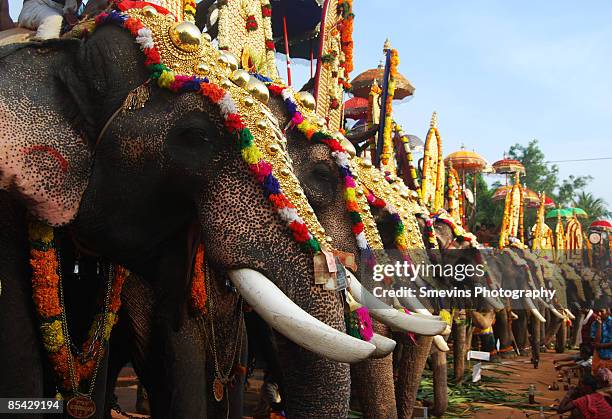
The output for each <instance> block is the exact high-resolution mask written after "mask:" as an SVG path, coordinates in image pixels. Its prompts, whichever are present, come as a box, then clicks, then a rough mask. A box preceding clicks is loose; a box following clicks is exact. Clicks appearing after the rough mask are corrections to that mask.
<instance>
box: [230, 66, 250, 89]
mask: <svg viewBox="0 0 612 419" xmlns="http://www.w3.org/2000/svg"><path fill="white" fill-rule="evenodd" d="M250 78H251V75H250V74H249V73H248V72H247V71H246V70H242V69H240V70H236V71H234V72H233V73H232V81H233V82H234V83H236V84H237V85H238V86H240V87H244V86H246V84H247V83H248V82H249V79H250Z"/></svg>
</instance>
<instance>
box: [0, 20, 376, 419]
mask: <svg viewBox="0 0 612 419" xmlns="http://www.w3.org/2000/svg"><path fill="white" fill-rule="evenodd" d="M143 61H144V58H143V54H142V52H141V51H140V50H139V49H138V47H137V45H136V44H135V43H134V40H133V38H132V37H131V35H130V34H129V33H128V32H127V31H125V30H123V29H121V28H119V27H116V26H113V25H105V26H102V27H99V28H97V29H96V31H95V32H94V33H93V34H91V35H90V36H89V38H88V39H87V40H85V41H80V40H74V39H67V40H52V41H46V42H40V43H27V44H20V45H14V46H9V47H4V48H2V49H1V50H0V68H1V69H2V71H1V75H0V78H1V81H2V82H3V86H5V88H4V89H3V92H2V95H1V96H0V113H1V114H2V118H1V122H0V136H1V139H2V141H1V146H2V150H1V153H0V186H1V187H2V189H3V190H5V191H8V192H2V209H3V217H2V223H3V236H2V244H1V247H2V249H3V252H2V254H3V259H2V265H1V266H0V270H1V271H0V278H2V280H3V289H4V292H3V294H2V296H0V298H1V299H2V301H0V307H1V310H2V311H3V313H2V316H0V319H1V320H0V322H1V326H2V329H3V334H2V338H0V339H1V341H0V344H1V345H0V346H1V347H2V348H3V352H7V353H5V354H4V355H5V356H3V357H2V361H1V362H2V363H1V365H0V367H1V368H2V370H3V377H2V380H1V382H0V394H2V395H3V396H5V395H6V396H8V395H10V396H13V397H15V396H28V397H33V396H39V397H41V396H44V395H46V396H49V395H50V392H49V388H48V387H47V388H44V383H45V378H47V379H48V378H50V377H49V375H48V374H45V367H44V361H43V358H44V356H43V354H42V353H41V352H42V348H41V345H40V341H39V337H38V331H37V328H36V321H35V319H34V314H33V310H32V302H31V297H30V295H29V291H28V288H29V287H28V279H29V268H28V244H27V240H25V238H26V237H27V234H26V212H27V213H29V214H31V215H32V216H34V217H36V218H38V219H40V220H41V221H43V222H45V223H47V224H49V225H53V226H57V227H60V226H64V228H65V229H66V230H67V231H68V232H69V236H70V237H71V238H72V240H73V241H74V242H75V243H76V244H77V245H78V247H79V248H80V249H83V250H84V251H86V252H88V253H92V254H95V255H99V256H100V257H103V258H104V259H105V260H108V261H110V262H112V263H115V264H120V265H122V266H124V267H126V268H127V269H129V270H130V271H131V272H133V273H134V274H137V275H139V276H142V277H143V278H145V279H146V280H147V282H149V283H150V284H151V285H152V287H153V289H154V292H155V294H156V296H157V297H158V303H159V305H158V308H157V309H156V312H155V313H154V314H155V322H154V327H153V329H152V330H154V331H155V333H156V335H158V336H160V337H161V338H162V340H163V341H165V342H166V344H165V345H164V347H162V348H157V349H158V350H159V351H160V352H161V354H154V355H153V356H154V357H156V359H162V360H166V362H161V363H160V364H158V369H157V371H155V372H154V378H153V381H155V382H158V383H162V384H161V388H160V389H158V392H157V395H156V398H157V399H158V400H160V402H161V403H160V406H166V407H167V408H168V409H169V410H168V411H161V412H156V413H157V414H158V415H159V416H161V417H168V416H172V417H200V416H201V415H202V412H203V411H205V409H206V406H205V402H204V401H203V400H200V399H198V400H191V402H190V403H184V404H183V403H181V402H182V401H183V400H177V399H175V397H177V395H176V394H175V393H174V391H173V385H174V384H176V383H173V380H176V379H178V377H176V376H175V375H173V373H172V371H173V367H174V362H175V361H176V360H177V359H178V358H179V357H186V358H190V357H192V359H193V360H201V358H202V354H201V348H197V347H196V345H189V344H188V343H189V342H187V340H188V339H185V337H186V336H188V335H189V333H191V332H190V331H189V330H185V329H184V325H185V324H186V321H185V317H186V311H187V308H186V306H185V304H184V303H183V302H184V301H186V300H187V298H186V295H187V294H188V291H189V285H190V278H191V273H192V272H191V271H192V266H193V258H194V254H195V249H196V247H197V244H198V243H200V242H203V243H206V255H207V256H206V257H207V260H208V261H209V262H210V268H211V270H212V271H213V272H224V273H229V275H228V276H230V278H231V279H232V281H239V282H240V283H241V284H243V285H244V284H245V283H246V284H250V283H252V282H253V281H254V282H255V283H264V284H267V285H266V286H268V289H269V290H272V291H273V290H274V289H277V287H278V288H280V290H282V291H283V292H284V294H286V295H287V296H288V297H289V299H290V300H291V301H293V302H292V303H291V304H290V305H289V307H290V310H291V313H292V314H291V315H290V316H293V315H294V314H295V315H296V316H297V317H295V318H296V319H300V320H301V319H306V323H307V324H309V325H316V327H310V328H308V329H307V330H306V332H307V334H306V335H307V336H310V337H312V336H315V335H316V336H319V337H320V338H321V339H322V342H324V343H321V345H320V348H319V349H320V351H321V352H325V351H331V355H330V357H331V358H334V357H335V358H336V359H337V360H336V361H331V360H330V359H326V358H323V357H321V356H319V355H316V354H314V353H312V352H310V351H307V350H305V349H302V348H301V347H300V346H299V345H297V344H295V343H293V342H291V341H289V340H288V339H286V338H285V337H284V336H279V337H278V340H277V342H278V345H279V347H280V348H282V350H281V351H279V353H280V354H281V356H280V365H281V366H282V368H283V370H286V371H291V375H290V376H289V377H288V378H287V380H285V382H284V383H283V384H284V388H285V392H286V400H287V409H288V411H289V412H291V414H293V415H295V416H296V417H300V416H302V417H308V416H311V415H312V414H313V412H315V411H316V412H319V413H320V412H324V413H325V414H326V415H329V416H338V417H339V416H342V415H346V412H347V409H348V403H347V400H348V392H349V381H350V380H349V368H348V365H347V364H346V363H343V362H338V359H339V358H342V359H343V360H345V361H346V360H348V359H363V358H365V357H367V356H368V355H369V354H371V353H372V351H374V349H375V347H374V346H373V345H371V344H368V343H367V342H362V341H359V340H356V339H353V338H350V337H349V336H347V335H345V334H343V332H344V328H345V325H344V314H343V304H342V301H341V300H340V298H339V296H338V294H337V293H334V292H329V291H325V290H322V289H321V288H319V287H314V286H313V285H312V279H313V267H312V256H311V255H310V254H309V253H308V252H305V251H304V250H303V249H302V248H301V247H300V246H299V245H298V243H296V242H295V241H294V240H293V239H292V237H291V236H290V235H289V234H287V230H286V227H285V225H284V224H283V223H282V222H281V220H280V219H279V217H278V216H277V215H276V213H275V212H274V211H273V209H272V208H271V206H270V205H269V203H268V202H266V200H265V197H264V196H263V195H262V193H261V189H260V186H259V185H258V184H257V182H256V181H255V179H253V178H252V177H251V175H250V173H249V171H248V167H247V166H246V165H245V164H244V162H243V161H242V160H241V159H240V158H239V155H238V152H237V150H236V148H235V147H234V146H233V144H232V139H233V138H232V137H231V136H228V135H227V134H226V133H225V131H223V130H222V129H221V128H219V125H220V117H219V111H218V108H217V107H216V106H214V105H212V104H211V103H209V102H208V101H206V100H203V99H202V98H201V97H200V96H198V95H195V94H182V95H180V96H176V95H174V94H172V93H170V92H168V91H166V90H163V89H161V88H158V87H157V86H155V85H150V86H149V87H150V97H149V99H148V101H147V103H146V106H144V107H143V108H140V109H131V110H126V111H125V112H122V113H120V114H118V115H117V116H116V117H115V116H113V114H114V112H115V111H116V109H117V108H118V106H120V105H121V103H123V101H124V100H125V98H126V96H127V95H128V94H129V93H130V92H131V91H133V90H134V89H135V88H137V87H138V86H141V85H143V83H144V82H145V81H146V80H147V79H148V77H149V76H148V75H147V73H146V71H145V67H144V65H143V64H142V63H143ZM111 116H113V117H112V118H111ZM160 116H163V117H160ZM60 174H61V175H60ZM237 191H239V193H237ZM263 274H265V276H264V275H263ZM214 276H215V278H218V279H222V278H224V275H221V274H219V275H218V276H217V275H214ZM265 278H269V279H268V280H266V279H265ZM272 291H270V292H272ZM275 295H276V294H275ZM236 300H238V299H237V298H234V302H231V301H227V302H226V305H227V307H229V308H231V309H235V305H236V303H235V301H236ZM224 302H225V301H224ZM222 305H223V304H222ZM299 307H302V308H303V309H304V310H305V311H306V312H304V311H302V309H300V308H299ZM220 311H221V313H219V314H220V315H221V314H223V309H221V310H220ZM296 313H299V314H296ZM317 319H318V320H317ZM324 325H329V326H331V328H330V329H332V330H333V331H331V330H329V329H325V328H323V327H322V326H324ZM239 326H240V325H234V327H233V328H232V330H231V331H230V330H228V331H227V332H228V333H231V332H233V331H234V330H235V329H236V327H239ZM177 331H178V332H177ZM301 332H302V335H303V332H304V330H302V331H301ZM310 332H314V333H315V335H312V334H311V333H310ZM234 333H235V332H234ZM321 333H322V334H321ZM285 334H287V332H285ZM289 334H290V333H289ZM305 337H306V336H304V335H303V336H302V337H301V338H300V337H299V336H295V334H294V335H292V336H291V339H293V340H297V341H300V339H302V338H305ZM329 342H334V343H335V344H338V343H340V344H341V346H342V345H344V344H346V347H342V348H341V349H340V351H337V350H336V349H335V346H334V345H331V344H330V345H327V343H329ZM16 348H19V351H14V350H15V349H16ZM22 348H29V349H30V350H22ZM17 352H18V353H17ZM162 355H163V356H162ZM168 360H169V361H168ZM23 365H28V374H27V377H28V379H27V380H25V379H24V374H23ZM178 372H181V371H177V373H178ZM155 376H157V377H163V378H164V379H165V380H158V379H156V378H155ZM190 379H193V380H194V382H198V383H199V382H202V381H203V377H202V376H196V377H192V376H190ZM47 382H48V381H47ZM321 394H325V395H326V397H321Z"/></svg>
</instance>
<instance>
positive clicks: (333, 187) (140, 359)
mask: <svg viewBox="0 0 612 419" xmlns="http://www.w3.org/2000/svg"><path fill="white" fill-rule="evenodd" d="M270 108H271V110H272V112H273V113H274V115H275V116H276V117H278V118H279V120H280V124H279V125H280V126H284V125H286V122H287V120H288V119H290V115H289V114H288V113H287V111H286V109H285V105H284V103H283V101H281V100H280V98H279V97H272V98H271V101H270ZM287 137H288V150H289V155H290V157H291V158H292V161H293V167H294V169H295V173H296V175H297V177H298V179H299V180H300V183H301V184H302V185H303V187H304V192H305V195H306V197H307V198H308V201H309V203H310V204H311V205H312V207H313V209H314V212H315V214H316V215H317V217H318V219H319V220H321V224H322V226H324V228H325V230H326V234H328V235H329V236H330V237H331V238H332V239H333V243H334V246H335V247H336V248H338V249H339V250H342V251H344V252H350V253H357V250H358V249H357V247H356V244H355V236H354V233H353V225H352V221H351V219H350V218H349V216H348V213H347V211H346V209H345V206H346V204H345V201H344V198H343V197H344V191H343V186H342V183H341V182H340V173H339V169H338V167H337V165H336V164H335V163H334V161H333V159H332V158H331V155H330V150H329V148H328V147H327V146H326V145H323V144H312V143H307V142H306V141H305V139H304V138H303V135H301V134H299V133H297V132H296V130H292V131H289V132H287ZM211 273H212V274H213V275H219V276H223V275H224V273H223V272H211ZM138 288H140V285H139V286H138ZM129 290H130V288H128V290H127V292H129V296H124V297H125V298H126V299H127V300H128V301H131V302H130V303H129V307H131V310H126V311H127V313H126V314H127V316H126V317H125V318H127V319H129V322H130V325H128V328H129V329H130V331H129V332H128V333H127V334H128V335H130V334H132V335H136V336H138V338H137V339H136V342H137V345H136V347H135V348H131V349H132V354H131V356H132V360H133V362H134V363H135V366H136V365H138V366H139V367H138V368H137V372H138V374H139V377H141V379H142V381H143V383H144V384H145V385H146V387H147V389H149V388H154V384H155V383H154V382H152V380H151V379H150V378H149V377H148V375H149V373H148V369H151V365H150V362H151V361H150V355H148V353H147V351H148V348H150V347H151V346H155V344H153V343H150V341H151V340H152V339H153V337H152V336H151V333H150V331H149V330H148V329H149V328H148V327H147V326H146V325H147V324H150V321H149V320H148V319H147V318H146V317H147V313H145V315H144V316H143V315H142V311H143V310H142V307H148V308H147V310H144V311H149V312H151V311H154V309H151V308H150V307H153V306H155V305H156V304H157V302H156V301H154V298H150V297H151V293H150V292H142V291H141V290H140V289H138V290H136V291H134V292H131V291H129ZM217 291H218V290H217ZM127 305H128V304H126V306H127ZM378 311H380V310H378ZM378 311H377V310H373V316H375V317H376V313H377V312H378ZM382 311H385V309H383V310H382ZM388 311H391V312H393V313H394V315H395V316H402V314H400V313H398V312H396V310H395V309H392V308H389V309H388ZM149 315H150V314H149ZM403 316H404V317H405V319H404V323H405V324H406V325H407V324H408V323H410V322H413V323H414V322H416V321H419V322H420V323H426V325H425V327H437V329H433V331H432V332H431V333H438V332H439V331H441V330H442V329H443V328H444V327H445V324H443V323H441V322H438V321H431V320H429V321H428V320H424V319H410V318H409V316H407V315H403ZM143 317H144V318H143ZM134 319H136V320H134ZM193 322H194V323H196V322H197V321H193ZM400 326H401V325H400ZM404 327H411V326H410V325H407V326H404ZM375 328H376V329H377V330H380V331H381V332H383V331H384V330H385V328H387V326H385V325H384V324H382V323H380V324H378V325H377V326H375ZM194 329H195V326H194ZM205 335H206V332H205V331H202V330H199V331H197V330H196V331H195V332H194V334H193V336H195V337H193V336H192V337H191V338H190V339H191V340H190V343H191V344H192V345H193V346H195V347H200V348H201V347H202V342H203V341H204V340H205V339H206V336H205ZM273 340H274V341H275V342H276V341H277V340H276V339H273ZM375 340H376V342H375V345H377V346H379V344H381V343H382V344H383V346H385V345H386V346H387V347H388V348H389V349H386V352H385V350H384V348H383V349H382V353H381V354H380V355H377V357H379V358H380V357H383V358H384V356H385V355H387V354H388V353H390V351H392V349H393V346H394V343H393V344H392V345H393V346H389V345H391V342H392V341H391V340H389V339H386V338H384V337H383V336H377V335H375ZM222 342H223V345H229V347H231V339H224V340H223V341H222ZM118 346H119V345H118ZM284 349H285V348H284V347H283V346H281V345H279V344H278V343H276V344H275V345H274V347H273V348H270V351H269V352H270V353H271V352H274V353H277V352H279V351H282V350H284ZM129 356H130V355H129V354H128V357H129ZM268 358H269V359H271V360H269V363H272V364H274V365H273V366H272V367H273V369H274V372H275V374H274V375H275V376H276V377H278V379H280V381H281V382H280V383H279V384H281V385H280V388H281V394H282V398H283V400H284V402H285V403H287V404H289V405H291V399H289V397H291V393H287V392H286V389H285V387H286V385H287V380H288V378H287V377H286V376H287V372H286V371H284V370H283V369H282V368H281V367H280V363H278V362H276V360H275V359H274V357H270V356H268ZM387 358H388V359H390V357H387ZM123 361H125V360H123ZM370 362H372V363H374V364H375V367H376V366H377V365H376V364H378V365H380V363H381V362H385V361H384V359H380V360H372V361H370ZM147 363H148V364H149V365H148V366H147V365H146V364H147ZM111 364H113V365H115V366H117V365H118V366H119V367H120V366H121V365H122V364H123V362H122V360H119V361H117V362H116V363H115V362H111ZM198 368H201V365H200V366H198V365H194V364H189V365H188V367H186V369H189V370H190V371H193V370H197V369H198ZM357 368H358V369H359V367H357ZM370 368H372V367H370ZM117 372H118V368H115V371H114V374H113V376H116V373H117ZM289 375H290V374H289ZM209 379H210V377H209ZM389 380H391V384H392V374H391V373H389ZM209 381H210V380H209ZM201 384H202V386H203V387H204V388H206V384H205V383H201ZM382 384H385V383H381V385H382ZM152 386H153V387H152ZM237 387H238V388H239V387H240V386H237ZM109 390H110V391H112V387H109ZM176 391H177V392H180V390H176ZM153 393H155V391H153ZM320 397H321V398H325V397H326V396H325V394H321V395H320ZM151 402H152V403H157V402H155V394H151ZM239 405H240V403H235V409H236V410H235V411H234V412H232V415H236V416H238V415H239V413H236V412H237V410H238V409H239V408H240V407H239ZM214 406H215V405H214V403H213V407H214ZM306 408H311V409H312V408H313V407H312V406H306ZM392 408H393V409H394V408H395V404H394V402H393V404H392ZM289 412H292V411H291V410H289ZM292 413H293V412H292ZM297 416H298V417H299V413H298V414H297Z"/></svg>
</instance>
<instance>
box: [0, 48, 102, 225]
mask: <svg viewBox="0 0 612 419" xmlns="http://www.w3.org/2000/svg"><path fill="white" fill-rule="evenodd" d="M79 45H80V43H79V42H78V41H50V42H44V43H31V44H26V45H22V46H20V47H6V48H3V49H0V85H2V90H1V91H0V92H1V93H0V189H3V190H7V191H9V192H11V193H13V194H14V195H15V196H17V197H18V198H19V199H21V200H22V201H23V202H24V203H25V205H26V206H27V208H28V209H29V211H30V212H31V213H32V214H33V215H34V216H36V217H37V218H39V219H40V220H42V221H44V222H46V223H48V224H50V225H53V226H59V225H64V224H66V223H68V222H70V221H71V220H72V219H73V218H74V217H75V216H76V213H77V211H78V208H79V204H80V201H81V197H82V195H83V192H84V191H85V188H86V186H87V181H88V178H89V168H90V162H91V154H90V151H89V148H88V145H87V142H86V141H85V138H84V135H82V134H81V133H80V129H79V128H78V127H79V119H80V117H79V115H80V114H81V112H80V110H79V109H78V107H77V106H76V104H74V103H73V102H71V101H70V100H69V99H68V97H69V95H68V92H67V90H68V89H67V88H66V85H65V84H64V83H63V81H62V78H61V77H60V76H59V75H60V74H62V73H63V72H67V71H69V69H71V68H72V67H73V66H74V64H73V63H74V56H75V53H76V51H77V49H78V48H79Z"/></svg>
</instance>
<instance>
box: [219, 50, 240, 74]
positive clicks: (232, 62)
mask: <svg viewBox="0 0 612 419" xmlns="http://www.w3.org/2000/svg"><path fill="white" fill-rule="evenodd" d="M221 56H223V57H224V58H225V64H227V66H228V67H229V69H230V70H231V71H236V70H238V67H240V63H239V62H238V58H236V56H235V55H234V54H232V53H229V52H227V51H221Z"/></svg>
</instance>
